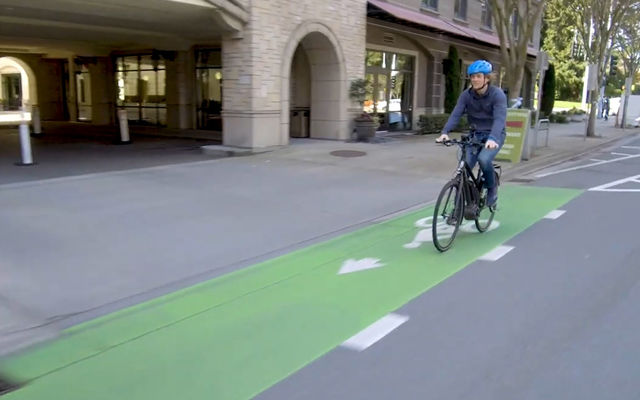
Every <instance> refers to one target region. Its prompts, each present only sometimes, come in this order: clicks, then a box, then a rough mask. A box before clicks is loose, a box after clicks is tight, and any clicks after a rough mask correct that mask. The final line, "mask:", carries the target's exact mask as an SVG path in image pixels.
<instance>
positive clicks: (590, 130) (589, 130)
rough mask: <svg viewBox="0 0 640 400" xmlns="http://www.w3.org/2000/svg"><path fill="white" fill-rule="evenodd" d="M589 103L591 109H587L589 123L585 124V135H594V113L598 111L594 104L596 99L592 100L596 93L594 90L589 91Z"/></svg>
mask: <svg viewBox="0 0 640 400" xmlns="http://www.w3.org/2000/svg"><path fill="white" fill-rule="evenodd" d="M589 92H590V93H589V104H590V105H591V109H590V110H589V123H588V124H587V137H596V130H595V126H596V113H597V112H598V107H597V106H596V103H597V102H596V101H595V100H594V99H595V97H596V95H597V93H596V91H595V90H590V91H589Z"/></svg>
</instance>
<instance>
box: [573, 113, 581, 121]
mask: <svg viewBox="0 0 640 400" xmlns="http://www.w3.org/2000/svg"><path fill="white" fill-rule="evenodd" d="M571 121H573V122H583V121H584V114H573V115H572V116H571Z"/></svg>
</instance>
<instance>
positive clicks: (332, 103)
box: [280, 22, 349, 145]
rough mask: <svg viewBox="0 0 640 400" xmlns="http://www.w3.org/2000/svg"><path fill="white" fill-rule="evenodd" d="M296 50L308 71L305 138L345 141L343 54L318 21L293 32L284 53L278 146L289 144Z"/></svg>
mask: <svg viewBox="0 0 640 400" xmlns="http://www.w3.org/2000/svg"><path fill="white" fill-rule="evenodd" d="M299 46H300V48H299ZM296 50H298V53H300V52H303V53H304V55H305V56H306V60H307V61H308V66H309V67H308V68H309V70H310V73H309V77H310V79H309V80H310V101H309V104H310V124H309V137H311V138H321V139H336V140H346V139H348V138H349V121H348V115H347V108H348V98H347V84H346V68H345V59H344V54H343V52H342V49H341V47H340V44H339V41H338V39H337V37H336V35H335V34H334V33H333V32H332V31H331V29H330V28H328V27H327V26H325V25H324V24H322V23H319V22H308V23H306V24H303V25H301V26H299V27H298V28H297V29H296V30H295V31H294V32H293V34H292V35H291V37H290V39H289V42H288V44H287V47H286V49H285V52H284V58H283V59H284V62H283V63H282V75H281V76H282V80H281V82H282V87H281V114H280V142H281V144H285V145H286V144H288V143H289V135H290V110H291V99H290V91H291V75H292V74H291V69H292V65H293V59H294V55H295V54H296Z"/></svg>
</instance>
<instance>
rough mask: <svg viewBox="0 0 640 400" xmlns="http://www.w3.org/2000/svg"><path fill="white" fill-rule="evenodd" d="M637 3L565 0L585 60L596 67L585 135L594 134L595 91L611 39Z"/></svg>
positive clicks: (615, 0) (604, 65)
mask: <svg viewBox="0 0 640 400" xmlns="http://www.w3.org/2000/svg"><path fill="white" fill-rule="evenodd" d="M637 4H638V1H636V0H568V1H567V3H566V6H567V7H568V9H569V10H570V11H571V12H572V13H574V14H575V17H576V29H577V31H578V37H579V39H580V41H581V42H582V45H583V47H584V52H585V59H586V60H587V61H588V62H589V64H592V65H594V66H595V69H596V72H595V73H596V86H595V88H592V90H591V92H590V94H589V102H590V103H591V112H590V113H589V122H588V124H587V136H590V137H593V136H595V121H596V112H597V108H596V101H597V92H596V90H597V88H600V87H601V86H602V82H603V78H604V74H605V67H606V60H607V59H608V57H609V53H610V49H611V41H612V40H613V37H614V35H615V34H616V32H618V29H619V27H620V24H621V22H622V21H623V19H624V18H628V17H629V14H630V12H631V11H632V10H633V7H635V6H636V5H637Z"/></svg>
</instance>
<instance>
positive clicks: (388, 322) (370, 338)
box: [342, 314, 409, 351]
mask: <svg viewBox="0 0 640 400" xmlns="http://www.w3.org/2000/svg"><path fill="white" fill-rule="evenodd" d="M408 320H409V317H408V316H406V315H398V314H389V315H386V316H384V317H382V318H380V319H379V320H377V321H376V322H374V323H373V324H371V325H369V326H368V327H366V328H365V329H364V330H362V331H360V333H358V334H356V335H355V336H352V337H351V338H350V339H348V340H347V341H345V342H344V343H342V347H346V348H348V349H351V350H356V351H363V350H365V349H366V348H367V347H369V346H371V345H372V344H374V343H376V342H377V341H379V340H380V339H382V338H383V337H385V336H387V335H388V334H389V333H391V332H392V331H393V330H394V329H396V328H397V327H399V326H400V325H402V324H404V323H405V322H407V321H408Z"/></svg>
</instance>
